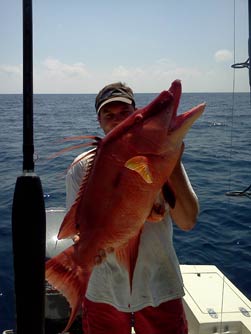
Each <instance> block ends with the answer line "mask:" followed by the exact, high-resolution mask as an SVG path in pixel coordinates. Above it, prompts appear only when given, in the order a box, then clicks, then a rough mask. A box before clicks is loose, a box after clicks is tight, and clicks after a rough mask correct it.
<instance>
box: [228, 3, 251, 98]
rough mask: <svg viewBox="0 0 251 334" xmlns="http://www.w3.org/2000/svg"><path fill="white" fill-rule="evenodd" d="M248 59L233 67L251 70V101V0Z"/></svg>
mask: <svg viewBox="0 0 251 334" xmlns="http://www.w3.org/2000/svg"><path fill="white" fill-rule="evenodd" d="M248 27H249V29H248V33H249V34H248V59H247V60H246V61H245V62H243V63H236V64H233V65H232V66H231V67H232V68H236V69H239V68H247V69H248V71H249V89H250V102H251V64H250V61H251V0H248Z"/></svg>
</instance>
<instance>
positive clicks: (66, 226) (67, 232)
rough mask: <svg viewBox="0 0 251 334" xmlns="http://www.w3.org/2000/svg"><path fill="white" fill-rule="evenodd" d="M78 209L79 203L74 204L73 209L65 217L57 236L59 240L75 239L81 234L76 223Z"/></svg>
mask: <svg viewBox="0 0 251 334" xmlns="http://www.w3.org/2000/svg"><path fill="white" fill-rule="evenodd" d="M76 209H77V203H74V204H73V205H72V207H71V209H70V210H69V211H68V212H67V214H66V215H65V217H64V220H63V222H62V224H61V226H60V229H59V232H58V236H57V238H58V240H61V239H66V238H70V237H73V236H74V235H76V234H77V233H78V232H79V231H78V229H77V225H76V223H75V222H76V219H75V217H76Z"/></svg>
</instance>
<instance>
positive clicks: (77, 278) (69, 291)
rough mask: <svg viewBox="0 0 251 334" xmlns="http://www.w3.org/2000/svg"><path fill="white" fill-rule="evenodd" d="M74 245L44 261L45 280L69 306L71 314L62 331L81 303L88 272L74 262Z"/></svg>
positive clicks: (70, 323)
mask: <svg viewBox="0 0 251 334" xmlns="http://www.w3.org/2000/svg"><path fill="white" fill-rule="evenodd" d="M74 250H75V249H74V245H73V246H71V247H69V248H67V249H66V250H65V251H63V252H62V253H60V254H58V255H57V256H55V257H53V258H52V259H50V260H48V261H47V262H46V271H45V277H46V280H47V281H48V282H49V284H51V285H52V286H53V287H54V288H55V289H57V290H58V291H59V292H61V293H62V294H63V295H64V296H65V298H66V299H67V301H68V302H69V304H70V307H71V315H70V318H69V320H68V323H67V325H66V327H65V329H64V330H63V331H62V333H64V332H66V331H68V329H69V328H70V326H71V325H72V323H73V321H74V320H75V318H76V316H77V313H78V312H79V310H80V308H81V304H82V300H83V297H84V295H85V292H86V288H87V283H88V280H89V276H90V273H89V272H88V271H85V270H84V269H83V268H81V267H80V266H78V265H77V264H76V261H75V259H74Z"/></svg>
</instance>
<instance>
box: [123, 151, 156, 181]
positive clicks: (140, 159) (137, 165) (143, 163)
mask: <svg viewBox="0 0 251 334" xmlns="http://www.w3.org/2000/svg"><path fill="white" fill-rule="evenodd" d="M125 167H126V168H128V169H130V170H133V171H134V172H136V173H138V174H139V175H140V176H141V177H142V179H143V180H144V181H145V182H146V183H153V178H152V174H151V171H150V169H149V163H148V159H147V157H145V156H141V155H138V156H135V157H133V158H131V159H129V160H127V161H126V163H125Z"/></svg>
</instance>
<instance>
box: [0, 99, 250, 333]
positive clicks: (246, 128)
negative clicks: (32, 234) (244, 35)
mask: <svg viewBox="0 0 251 334" xmlns="http://www.w3.org/2000/svg"><path fill="white" fill-rule="evenodd" d="M155 96H156V94H136V101H137V105H138V107H140V106H144V105H146V104H147V103H148V102H150V101H151V100H152V99H153V98H154V97H155ZM94 99H95V95H92V94H83V95H80V94H76V95H75V94H70V95H68V94H66V95H60V94H58V95H54V94H50V95H46V94H42V95H34V140H35V159H36V161H35V166H36V168H35V171H36V173H37V175H38V176H39V177H40V178H41V181H42V185H43V191H44V196H45V204H46V207H47V208H48V207H63V206H64V205H65V184H64V175H65V172H66V169H67V167H68V166H69V164H70V163H71V162H72V160H73V158H74V157H75V156H76V155H78V154H79V153H81V150H77V151H72V152H68V153H66V154H64V155H61V156H60V157H57V158H55V159H48V157H49V156H50V155H51V154H53V153H55V152H57V151H59V150H60V149H61V148H63V147H64V146H65V145H66V143H62V142H61V139H62V138H64V137H69V136H77V135H93V134H94V135H98V136H102V135H103V134H102V131H101V130H100V128H99V126H98V123H97V121H96V114H95V110H94ZM201 102H206V103H207V107H206V111H205V113H204V115H203V116H202V117H201V118H200V119H199V120H198V121H197V122H196V123H195V124H194V125H193V127H192V129H191V130H190V132H189V133H188V135H187V137H186V139H185V152H184V155H183V163H184V165H185V168H186V170H187V173H188V175H189V178H190V180H191V183H192V185H193V187H194V190H195V191H196V193H197V195H198V198H199V201H200V215H199V217H198V222H197V225H196V226H195V228H194V229H193V230H192V231H189V232H183V231H181V230H179V229H178V228H176V227H175V228H174V244H175V247H176V251H177V255H178V258H179V260H180V263H181V264H214V265H216V266H217V267H218V268H219V269H220V270H221V271H222V272H223V273H224V274H225V275H226V276H227V277H228V278H229V279H230V280H231V281H232V282H233V283H234V284H235V285H236V286H237V287H238V288H239V289H240V290H241V291H242V292H243V293H244V294H245V295H246V296H247V297H248V298H251V242H250V241H251V198H248V197H247V196H236V197H229V196H226V192H229V191H242V190H244V189H245V188H247V187H248V186H249V185H250V184H251V173H250V170H251V154H250V148H251V135H250V133H251V105H250V100H249V94H248V93H236V94H234V95H233V94H231V93H217V94H216V93H184V94H183V95H182V99H181V103H180V107H179V111H180V112H184V111H185V110H187V109H189V108H191V107H193V106H194V105H196V104H198V103H201ZM0 122H1V131H0V143H1V148H0V240H1V242H0V333H2V331H3V330H4V329H10V328H13V327H15V325H14V324H15V307H14V292H13V280H14V278H13V265H12V235H11V208H12V199H13V192H14V187H15V182H16V178H17V177H18V176H20V175H21V174H22V95H14V94H13V95H0ZM31 251H32V250H31ZM24 261H29V254H27V258H26V259H24ZM28 287H29V282H27V287H26V288H27V291H28Z"/></svg>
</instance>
